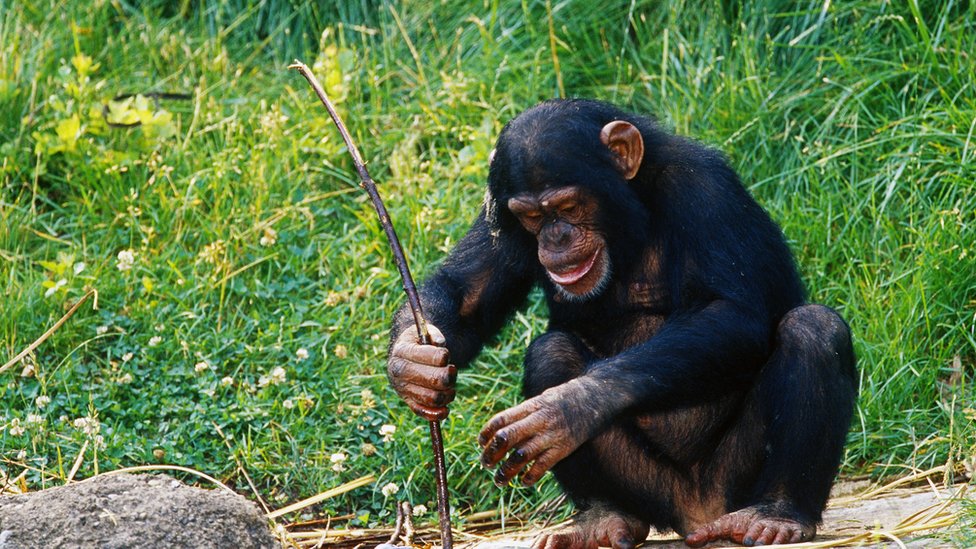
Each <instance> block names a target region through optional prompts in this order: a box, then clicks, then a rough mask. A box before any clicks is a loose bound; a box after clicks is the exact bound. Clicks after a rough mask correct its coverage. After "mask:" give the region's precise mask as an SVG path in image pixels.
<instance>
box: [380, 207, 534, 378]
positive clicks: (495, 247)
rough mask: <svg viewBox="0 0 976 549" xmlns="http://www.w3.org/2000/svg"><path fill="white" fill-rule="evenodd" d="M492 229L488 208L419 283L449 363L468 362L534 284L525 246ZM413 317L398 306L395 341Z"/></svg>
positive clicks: (391, 335)
mask: <svg viewBox="0 0 976 549" xmlns="http://www.w3.org/2000/svg"><path fill="white" fill-rule="evenodd" d="M506 238H507V237H506V235H505V234H504V233H503V234H494V235H493V234H492V232H491V230H490V227H489V224H488V223H487V222H486V221H485V214H484V211H482V213H481V214H480V215H479V216H478V218H477V219H476V220H475V222H474V224H473V225H472V227H471V229H470V230H469V231H468V233H467V234H466V235H465V236H464V238H462V239H461V241H460V242H459V243H458V244H457V246H456V247H455V248H454V250H452V251H451V253H450V255H448V257H447V259H445V261H444V264H443V265H442V266H441V267H440V268H439V269H438V270H437V272H435V273H434V274H433V276H431V277H430V278H429V279H428V280H426V281H425V282H424V283H423V284H422V285H421V287H420V290H419V293H420V301H421V304H422V306H423V308H424V314H425V316H426V317H427V320H428V322H430V323H431V324H433V325H435V326H437V327H438V328H439V329H440V331H441V333H442V334H444V338H445V340H446V342H447V348H448V351H449V352H450V357H451V363H452V364H455V365H456V366H458V367H463V366H465V365H467V364H468V363H469V362H470V361H471V360H472V359H473V358H474V357H475V356H476V355H477V354H478V352H479V351H480V350H481V348H482V346H483V345H484V343H485V341H487V340H488V339H489V338H491V337H492V336H493V335H495V334H496V333H497V332H498V330H499V329H501V327H502V324H503V323H504V321H505V319H506V318H507V317H508V315H509V314H510V313H511V312H512V311H513V310H514V309H515V308H516V307H518V306H519V305H520V304H522V303H523V302H524V301H525V298H526V296H527V295H528V292H529V290H530V289H531V287H532V283H533V281H532V278H531V271H530V270H529V269H530V264H529V262H528V259H531V258H526V257H525V253H524V250H523V248H524V246H520V245H518V244H517V243H512V242H508V241H506ZM413 322H414V320H413V315H412V314H411V312H410V308H409V307H408V306H407V305H404V306H403V307H401V308H400V310H399V311H398V312H397V314H396V316H395V317H394V321H393V329H392V332H391V334H390V338H391V339H390V341H391V343H392V342H394V341H396V339H397V337H398V336H399V335H400V333H401V332H402V331H403V330H404V329H405V328H406V327H407V326H410V325H412V324H413Z"/></svg>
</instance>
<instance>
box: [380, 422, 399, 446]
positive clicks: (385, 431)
mask: <svg viewBox="0 0 976 549" xmlns="http://www.w3.org/2000/svg"><path fill="white" fill-rule="evenodd" d="M395 433H396V425H390V424H386V425H383V426H381V427H380V436H382V437H383V442H393V435H394V434H395Z"/></svg>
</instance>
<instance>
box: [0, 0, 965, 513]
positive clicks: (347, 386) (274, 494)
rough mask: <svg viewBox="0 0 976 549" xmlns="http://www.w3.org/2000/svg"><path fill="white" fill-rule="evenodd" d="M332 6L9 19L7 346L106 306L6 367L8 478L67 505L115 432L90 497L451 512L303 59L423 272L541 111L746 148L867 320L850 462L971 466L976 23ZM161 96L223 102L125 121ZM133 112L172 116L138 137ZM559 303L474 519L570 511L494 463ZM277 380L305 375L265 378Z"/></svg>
mask: <svg viewBox="0 0 976 549" xmlns="http://www.w3.org/2000/svg"><path fill="white" fill-rule="evenodd" d="M319 4H322V5H319ZM326 4H330V3H313V2H298V1H297V0H291V1H283V0H266V1H257V0H238V1H236V2H216V1H210V0H204V1H200V2H189V1H186V2H182V3H171V2H165V1H163V0H146V1H143V2H125V1H95V2H81V1H63V2H53V1H50V0H48V1H42V2H23V1H14V2H11V1H9V0H0V218H2V219H0V278H2V280H3V284H4V288H5V291H4V294H3V298H2V300H0V345H2V348H3V350H4V351H5V354H4V356H13V355H14V354H16V353H17V352H18V351H19V350H20V349H22V348H24V347H25V346H27V345H28V344H29V343H30V342H32V341H33V340H34V339H36V338H37V337H38V336H39V335H40V334H41V333H43V332H44V330H45V329H46V328H47V327H48V326H50V325H51V324H52V323H53V322H54V321H56V320H57V319H58V318H60V317H61V315H62V314H63V313H64V311H65V309H66V307H67V306H70V304H71V303H73V302H74V301H75V300H77V299H78V298H80V297H81V296H82V295H83V294H84V292H85V291H86V290H87V289H89V288H95V289H97V290H98V309H97V310H92V309H91V308H90V307H88V306H87V305H86V306H85V307H84V308H83V309H82V310H80V311H79V312H78V313H77V314H76V315H75V316H74V317H73V318H71V319H70V320H69V321H68V323H67V324H66V325H65V326H64V327H63V328H61V329H60V330H59V331H58V332H57V333H56V334H55V335H54V336H53V337H52V338H51V339H50V340H49V341H48V342H46V343H45V344H44V345H43V346H41V347H40V348H39V349H38V350H37V352H36V354H35V355H34V356H33V357H31V359H30V362H31V364H33V365H34V371H35V373H34V374H33V375H32V376H26V377H25V376H23V375H22V371H23V370H24V365H23V364H19V365H17V366H16V367H15V368H14V369H11V370H8V371H6V372H3V373H0V426H2V427H3V428H2V429H0V470H2V471H4V472H5V474H7V475H9V476H16V475H18V474H20V473H21V472H22V471H24V470H26V471H27V476H26V482H27V483H28V485H29V486H30V487H31V488H34V489H36V488H41V487H43V486H50V485H54V484H58V483H60V482H63V479H64V478H65V477H66V475H67V474H68V471H69V470H70V468H71V466H72V464H73V462H74V460H75V459H76V457H77V456H78V455H79V452H81V450H82V447H83V444H85V442H86V441H88V442H89V445H88V446H87V447H86V448H87V449H86V450H85V457H84V461H83V463H82V466H81V469H80V471H79V473H78V475H79V476H80V477H83V476H90V475H91V474H94V473H95V472H96V471H98V470H102V471H104V470H108V469H115V468H119V467H123V466H129V465H138V464H148V463H175V464H180V465H186V466H190V467H195V468H198V469H200V470H203V471H205V472H208V473H211V474H214V475H216V476H218V477H220V478H222V479H224V480H226V481H227V482H229V483H230V484H232V485H234V486H235V487H236V488H237V489H239V490H240V491H242V492H247V491H248V489H247V486H246V482H245V479H244V478H243V476H242V475H241V474H240V471H239V469H238V463H239V464H240V466H242V467H243V468H244V469H246V470H247V472H248V474H249V475H250V476H251V478H252V479H253V480H254V482H255V483H256V485H257V486H258V488H259V490H260V491H261V492H262V494H263V496H264V497H267V498H269V499H270V500H271V501H272V502H273V504H274V505H275V506H281V505H282V504H283V503H285V502H291V501H294V500H296V499H298V498H300V497H305V496H309V495H313V494H315V493H318V492H319V491H322V490H324V489H326V488H329V487H333V486H336V485H339V484H341V483H342V482H345V481H348V480H351V479H353V478H356V477H358V476H360V475H364V474H375V475H377V477H378V478H379V481H378V484H377V486H382V485H384V484H387V483H389V482H393V483H395V484H397V485H398V487H399V489H400V492H399V493H398V494H397V496H396V497H398V498H403V499H410V500H412V501H413V502H414V503H415V504H420V503H426V504H427V506H428V507H429V508H430V509H431V510H433V509H434V505H433V504H432V502H431V500H432V496H433V480H432V477H431V474H430V470H429V467H428V466H429V464H430V459H431V458H430V451H429V448H428V438H427V434H426V426H425V424H424V422H422V421H420V420H419V419H417V418H415V417H412V416H411V414H410V413H409V412H408V411H407V409H406V408H405V407H404V406H403V405H401V404H400V403H399V402H398V401H397V398H396V397H395V395H394V393H393V392H392V391H391V390H390V389H389V388H388V387H387V385H386V380H385V374H384V368H385V366H384V363H385V361H384V357H385V351H386V332H387V329H388V322H389V318H390V315H391V313H392V311H393V310H395V308H396V307H397V306H398V305H399V303H400V302H401V301H402V299H403V297H402V292H401V290H400V284H399V280H398V279H397V276H396V272H395V269H394V268H393V267H392V262H391V260H390V258H389V257H388V252H387V249H386V244H385V241H384V239H383V235H382V233H381V231H380V229H379V227H378V226H377V223H376V221H375V214H374V213H373V212H372V210H371V209H370V206H369V205H368V202H367V200H366V198H365V196H363V195H362V193H361V192H359V191H358V189H357V188H356V187H355V176H354V172H353V171H352V167H351V163H350V161H349V159H348V157H347V154H346V152H345V150H344V148H343V146H342V144H341V140H340V138H339V135H338V133H337V132H336V131H335V129H334V128H333V127H332V125H331V122H330V121H329V120H328V118H327V115H326V113H325V111H324V109H322V108H321V106H320V105H318V104H317V102H316V101H315V100H314V97H313V95H312V94H311V92H310V90H309V89H308V87H307V86H306V84H305V82H304V80H303V79H301V77H300V76H299V75H298V74H297V73H295V72H293V71H287V70H286V66H287V65H288V63H289V62H290V61H291V60H292V59H293V58H294V57H301V58H303V60H304V61H306V62H307V63H309V64H310V65H313V64H314V67H313V68H314V69H315V71H316V73H317V74H318V75H319V77H320V78H321V79H322V80H323V81H324V82H325V83H326V86H327V88H328V91H329V93H330V95H332V96H333V99H334V100H336V102H337V103H338V104H339V108H340V109H341V110H342V112H343V115H344V116H345V118H346V121H347V123H348V124H349V125H350V126H351V129H352V132H353V134H354V136H355V139H356V141H357V142H358V144H359V146H360V148H361V149H362V150H363V153H364V154H365V156H366V157H367V159H368V160H369V166H370V170H371V172H372V175H373V176H374V178H375V179H376V180H377V181H379V182H380V187H381V189H380V190H381V193H383V195H384V198H385V199H386V201H387V206H388V208H389V209H390V212H391V216H392V218H393V220H394V222H395V224H396V226H397V229H398V231H399V233H400V236H401V239H402V240H403V243H404V246H405V248H406V249H407V254H408V257H409V260H410V262H411V265H412V267H413V270H414V274H415V275H416V276H417V277H418V278H420V279H422V278H423V277H424V276H425V275H426V274H428V273H430V272H431V271H432V269H434V268H435V267H436V265H437V262H438V260H440V259H441V258H442V257H443V256H444V254H445V253H446V252H447V251H448V250H449V249H450V248H451V247H452V245H453V243H455V242H457V241H458V239H459V238H460V237H461V235H463V233H464V231H465V229H466V227H467V225H468V223H469V222H470V220H471V219H472V218H473V217H474V215H475V213H476V211H477V209H478V207H479V205H480V201H481V196H482V193H483V185H484V181H485V176H486V159H487V155H488V152H489V151H490V149H491V147H492V142H493V139H494V138H495V136H497V134H498V131H499V130H500V128H501V126H502V125H503V124H504V123H505V122H506V121H507V120H508V119H509V118H511V117H512V116H513V115H514V114H516V113H517V112H519V111H520V110H522V109H523V108H526V107H528V106H530V105H532V104H534V103H536V102H537V101H539V100H542V99H545V98H549V97H553V96H555V95H558V94H560V93H565V94H566V95H573V96H589V97H596V98H600V99H605V100H611V101H614V102H617V103H619V104H622V105H624V106H628V107H630V108H633V109H636V110H639V111H642V112H646V113H650V114H654V115H656V116H657V117H658V118H659V119H660V120H661V121H662V122H663V123H664V124H665V125H667V126H668V127H671V128H673V129H674V130H675V131H677V132H679V133H683V134H688V135H692V136H695V137H696V138H698V139H700V140H702V141H704V142H706V143H709V144H711V145H714V146H716V147H718V148H721V149H722V150H723V151H725V152H726V154H727V155H728V156H729V158H730V159H731V161H732V163H733V165H734V166H735V167H736V169H737V170H738V171H739V173H740V174H741V175H742V177H743V180H744V181H745V182H746V184H747V185H748V186H749V188H750V189H751V191H752V192H753V193H754V194H755V195H756V197H757V198H758V199H759V201H760V202H761V203H762V204H763V205H764V206H765V207H766V208H767V209H768V210H769V211H770V212H771V214H772V215H773V217H774V218H775V219H776V220H778V221H779V222H780V223H781V224H782V226H783V229H784V231H785V232H786V234H787V236H788V238H789V239H790V242H791V245H792V246H793V249H794V251H795V252H796V255H797V259H798V262H799V264H800V266H801V269H802V273H803V276H804V279H805V281H806V283H807V285H808V287H809V289H810V295H811V298H812V299H813V300H815V301H818V302H822V303H825V304H827V305H830V306H832V307H835V308H837V309H838V310H840V311H841V312H842V314H843V315H844V316H845V318H847V319H848V321H849V322H850V324H851V326H852V328H853V330H854V334H855V340H856V348H857V353H858V355H859V358H860V362H859V366H860V371H861V387H862V392H861V398H860V401H859V406H858V410H857V415H856V418H855V422H854V425H853V427H852V430H851V435H850V444H849V446H848V451H847V455H846V459H845V463H844V472H846V473H848V474H854V473H863V472H868V473H871V474H873V475H876V476H883V475H898V474H902V473H904V472H906V471H907V468H910V467H911V468H927V467H929V466H932V465H941V464H944V463H947V462H953V463H955V462H960V461H963V460H966V459H972V458H971V456H972V455H973V453H974V451H976V428H974V424H973V422H974V420H976V411H974V408H976V404H974V402H973V388H972V380H973V369H974V364H976V335H974V333H976V264H974V261H976V248H974V242H976V189H974V186H976V185H974V181H976V93H974V92H976V82H974V77H973V74H974V71H976V60H974V56H976V54H974V52H976V7H974V6H973V5H972V4H971V3H968V2H945V3H930V4H924V5H917V4H916V2H915V1H914V0H909V1H908V2H907V3H905V2H896V3H893V4H888V3H877V2H869V1H866V0H865V1H852V2H834V3H829V4H824V3H814V2H810V3H790V2H766V3H745V4H742V5H740V4H739V3H737V2H731V1H725V2H713V3H708V4H707V5H706V7H704V8H702V7H700V5H699V4H698V3H696V2H671V3H662V2H654V1H651V0H639V1H638V0H635V1H633V2H629V3H606V4H607V5H605V6H603V7H601V9H600V10H593V9H592V8H590V7H587V6H588V5H589V4H588V3H586V2H581V1H569V0H567V1H555V2H547V1H541V0H523V1H522V2H502V1H500V0H496V1H492V0H485V1H476V2H463V1H460V0H444V1H442V2H415V1H406V2H399V3H395V4H394V3H388V2H382V1H378V0H360V1H348V2H339V3H336V4H335V5H333V6H331V7H323V6H325V5H326ZM825 5H827V6H829V7H828V8H827V9H826V10H824V6H825ZM557 66H558V70H557V69H556V67H557ZM148 92H179V93H186V94H189V96H190V98H189V99H187V100H180V99H162V100H159V101H158V103H156V102H154V101H152V100H149V101H146V102H143V104H141V105H138V104H136V103H131V104H114V105H113V106H112V109H111V110H109V111H106V110H105V109H106V108H107V107H106V105H108V104H109V102H110V100H112V99H113V98H114V97H115V96H117V95H118V94H124V93H148ZM106 112H108V113H109V115H106V114H105V113H106ZM126 116H129V117H134V118H139V117H141V119H142V120H143V121H144V123H143V124H142V125H141V126H138V127H114V126H110V125H108V124H107V118H110V119H111V120H112V121H120V120H123V119H124V118H125V117H126ZM126 250H131V251H132V252H133V253H134V263H133V265H132V267H131V268H130V269H128V270H120V269H119V268H118V267H117V265H118V263H119V259H118V257H119V256H118V254H119V252H122V251H126ZM544 313H545V310H544V306H543V305H541V304H540V303H539V299H538V298H536V299H535V300H534V301H533V303H532V305H531V306H530V308H529V310H527V311H525V312H523V313H520V314H518V315H517V316H516V317H515V318H514V320H513V322H512V323H511V326H510V328H509V329H508V330H506V331H505V332H504V333H503V334H502V336H501V337H499V339H498V341H497V343H496V344H495V345H493V346H492V347H491V348H490V350H489V351H487V352H485V353H484V354H483V355H482V356H481V357H480V359H479V360H478V361H477V363H476V364H475V365H474V366H473V367H472V368H470V369H469V371H467V372H464V373H463V374H462V376H461V381H460V390H459V393H460V396H459V398H458V401H457V403H456V405H455V407H454V411H453V412H452V415H451V417H450V418H449V419H448V421H447V422H446V424H445V426H444V428H445V438H446V442H447V456H448V463H449V475H450V479H451V491H452V499H453V503H454V506H455V508H457V509H459V510H462V511H467V510H478V511H480V510H486V509H493V508H499V507H501V508H503V509H504V510H505V512H509V511H515V512H526V511H528V510H530V509H532V508H533V507H534V506H537V505H538V504H539V503H540V502H541V501H544V500H547V499H549V498H552V497H554V496H555V495H556V494H557V493H558V490H557V488H556V486H555V483H554V482H553V481H552V480H551V479H548V478H547V479H546V480H545V481H543V482H542V483H541V485H540V486H539V487H538V488H534V489H519V490H501V489H498V488H495V487H493V486H492V484H491V482H490V475H489V474H488V473H486V472H484V471H482V470H481V469H480V466H479V465H478V461H477V456H478V451H477V448H476V444H475V437H476V433H477V431H478V430H479V428H480V426H481V425H482V424H483V422H484V421H485V420H486V419H487V418H488V417H490V416H491V414H492V413H494V412H495V411H498V410H501V409H503V408H505V407H506V406H508V405H511V404H512V403H514V402H516V401H517V399H518V395H517V388H518V385H519V379H520V361H521V351H522V349H524V347H525V344H526V343H527V342H528V341H529V340H530V339H531V338H532V337H533V336H534V335H537V334H538V333H539V332H540V330H542V329H543V327H544ZM299 349H305V350H307V352H308V355H309V356H308V358H307V359H304V360H301V359H300V358H299V356H298V354H297V353H298V352H299ZM956 357H958V359H957V358H956ZM4 361H5V359H4ZM201 363H205V365H206V368H204V367H203V366H200V367H199V368H198V367H197V365H198V364H201ZM954 363H955V364H958V365H959V367H958V369H959V372H960V374H961V375H953V373H954V371H955V370H956V368H955V367H954V366H953V365H954ZM277 367H282V368H283V369H284V372H285V379H284V381H282V382H280V383H273V382H272V383H262V378H269V376H271V374H272V372H273V371H274V369H275V368H277ZM224 378H230V382H229V383H227V384H225V383H224V382H223V381H222V380H224ZM264 381H267V379H265V380H264ZM38 397H43V398H41V401H40V403H41V404H43V403H44V401H45V400H48V402H47V404H46V405H44V406H43V407H42V406H40V405H39V402H38ZM83 417H97V420H98V422H99V425H100V430H99V431H98V433H94V432H91V430H89V432H87V433H86V432H85V431H84V429H82V428H81V427H82V426H81V424H80V423H79V424H78V425H76V424H75V420H76V419H78V418H83ZM387 424H389V425H395V426H396V428H397V430H396V433H395V435H394V437H393V441H391V442H384V441H383V437H382V436H381V435H380V432H379V431H380V427H381V426H382V425H387ZM221 433H222V434H221ZM96 437H101V438H100V439H97V440H96ZM364 445H372V447H373V448H375V452H372V453H371V451H370V447H369V446H364ZM336 453H343V454H345V455H346V456H347V458H346V461H345V462H344V468H345V470H343V471H335V470H333V463H332V461H331V459H330V458H331V456H332V455H333V454H336ZM391 500H392V498H385V497H384V496H383V495H382V493H380V491H379V489H376V490H373V491H370V490H368V489H360V490H358V491H356V492H354V493H352V494H349V495H347V496H344V497H341V498H337V499H335V500H330V501H327V502H326V503H325V504H324V505H323V506H321V507H320V508H317V509H318V510H321V511H325V512H330V513H337V514H344V513H350V512H352V513H356V514H357V515H358V516H360V517H361V518H360V519H359V522H364V523H373V522H385V523H390V522H392V521H391V518H390V517H389V513H390V510H391V508H392V501H391Z"/></svg>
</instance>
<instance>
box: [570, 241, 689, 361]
mask: <svg viewBox="0 0 976 549" xmlns="http://www.w3.org/2000/svg"><path fill="white" fill-rule="evenodd" d="M658 257H659V255H658V254H656V253H653V252H648V253H646V254H645V257H644V260H643V261H642V262H641V263H640V264H639V265H638V266H637V268H635V269H633V271H632V272H631V273H629V274H627V275H626V276H621V277H619V278H618V279H617V280H615V281H614V282H612V283H611V285H610V287H608V288H607V290H606V292H607V295H606V296H605V299H603V300H602V302H601V303H600V304H599V305H596V304H594V305H595V306H598V307H599V308H600V309H601V311H600V314H599V315H598V316H599V317H600V321H599V322H596V323H593V322H590V323H587V324H586V325H582V323H581V325H579V326H578V327H577V330H578V332H577V333H578V335H580V336H581V337H582V338H583V339H584V340H585V341H587V342H588V344H589V346H590V347H591V349H593V351H594V352H596V353H597V354H598V355H601V356H611V355H615V354H618V353H620V352H621V351H623V350H624V349H627V348H628V347H633V346H634V345H637V344H640V343H643V342H645V341H647V340H649V339H650V338H651V337H653V336H654V334H655V333H657V331H658V330H659V329H660V328H661V326H662V325H664V322H665V320H667V318H668V316H669V315H670V314H671V312H672V308H673V301H672V299H671V291H670V289H669V287H668V285H667V283H666V281H667V277H666V276H664V272H665V270H664V265H662V264H661V262H660V261H659V260H658ZM583 306H585V305H583Z"/></svg>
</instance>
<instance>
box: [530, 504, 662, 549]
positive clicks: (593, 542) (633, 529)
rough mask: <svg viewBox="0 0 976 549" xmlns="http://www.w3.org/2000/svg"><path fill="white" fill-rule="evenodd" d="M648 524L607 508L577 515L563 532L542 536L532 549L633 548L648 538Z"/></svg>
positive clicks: (598, 508) (596, 508)
mask: <svg viewBox="0 0 976 549" xmlns="http://www.w3.org/2000/svg"><path fill="white" fill-rule="evenodd" d="M650 529H651V526H650V524H648V523H646V522H643V521H641V520H638V519H636V518H634V517H631V516H629V515H626V514H623V513H621V512H618V511H614V510H612V509H608V508H606V507H602V506H600V507H593V508H591V509H588V510H586V511H584V512H582V513H581V514H580V516H579V517H577V518H576V520H575V522H574V524H573V525H572V526H570V527H569V528H567V529H565V530H560V531H557V532H551V533H546V534H542V535H541V536H539V537H538V538H537V539H536V540H535V542H534V543H533V544H532V549H596V548H597V547H600V546H602V547H613V548H614V549H632V548H633V547H636V546H637V545H638V544H640V543H641V542H643V541H644V540H645V539H647V534H648V532H649V531H650Z"/></svg>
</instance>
